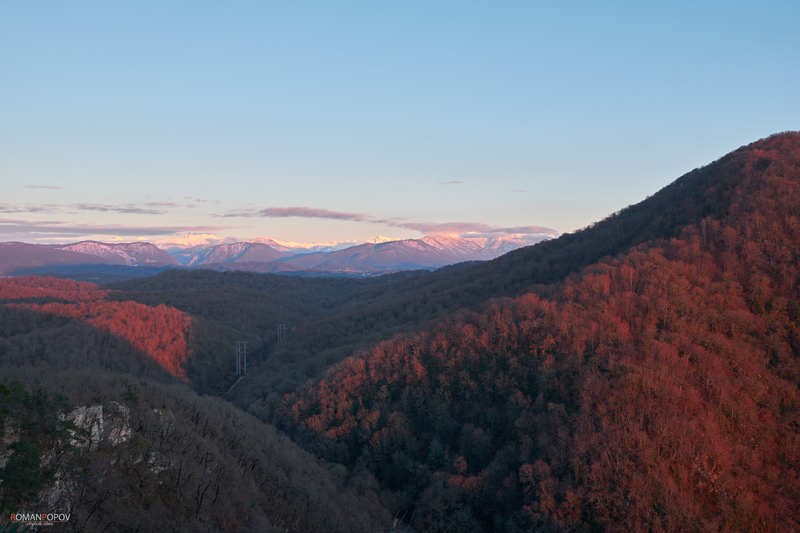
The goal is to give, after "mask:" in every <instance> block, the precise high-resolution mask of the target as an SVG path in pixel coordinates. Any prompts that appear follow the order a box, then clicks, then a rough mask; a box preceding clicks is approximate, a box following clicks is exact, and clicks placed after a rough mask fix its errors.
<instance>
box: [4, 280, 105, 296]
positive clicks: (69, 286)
mask: <svg viewBox="0 0 800 533" xmlns="http://www.w3.org/2000/svg"><path fill="white" fill-rule="evenodd" d="M106 296H108V291H107V290H104V289H101V288H100V287H98V286H97V285H95V284H94V283H86V282H83V281H73V280H70V279H59V278H48V277H40V276H25V277H19V278H1V279H0V300H29V299H47V300H63V301H68V302H85V301H95V300H102V299H104V298H105V297H106Z"/></svg>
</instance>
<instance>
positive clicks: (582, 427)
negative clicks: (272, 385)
mask: <svg viewBox="0 0 800 533" xmlns="http://www.w3.org/2000/svg"><path fill="white" fill-rule="evenodd" d="M696 172H700V173H702V174H704V175H703V176H702V178H704V179H703V180H702V181H704V182H705V183H708V184H709V186H711V187H722V186H724V187H725V188H726V191H727V192H726V194H725V195H724V198H725V202H726V203H724V204H721V205H709V206H708V208H706V209H702V210H701V211H700V212H707V213H709V214H708V215H707V216H704V217H702V218H700V219H699V220H698V221H697V222H696V223H693V224H688V225H685V226H684V227H683V228H682V229H681V230H680V231H679V232H677V233H676V234H675V235H674V236H672V237H670V238H661V239H656V240H653V241H649V242H646V243H642V244H640V245H638V246H635V247H634V248H633V249H631V250H630V251H628V252H626V253H624V254H622V255H619V256H617V257H614V258H607V259H604V260H602V261H600V262H598V263H596V264H594V265H591V266H589V267H587V268H585V269H584V270H582V271H581V272H580V273H578V274H575V275H573V276H571V277H570V278H569V279H567V280H566V281H565V282H564V283H563V284H559V285H558V286H557V287H556V288H554V289H551V290H549V291H547V292H548V293H549V296H548V297H542V296H537V295H536V294H534V293H530V294H527V295H524V296H520V297H517V298H514V299H500V300H495V301H493V302H491V303H489V304H486V305H484V306H482V307H481V308H480V309H476V310H471V311H466V312H462V313H459V314H457V315H455V316H452V317H449V318H448V319H446V320H443V321H441V322H439V323H438V324H437V325H436V327H434V328H431V329H430V330H429V331H425V332H422V333H419V334H415V335H403V336H399V337H396V338H393V339H391V340H389V341H386V342H383V343H381V344H379V345H377V346H376V347H375V348H373V349H371V350H369V351H368V352H367V353H364V354H363V355H360V356H358V357H353V358H350V359H348V360H346V361H345V362H343V363H342V364H341V365H339V366H337V367H336V368H334V369H332V370H331V371H329V372H328V373H327V375H326V377H325V378H324V379H323V380H322V381H320V382H319V383H316V384H313V385H311V386H309V387H308V388H306V389H305V390H304V391H302V392H300V393H297V394H294V395H291V396H289V397H287V403H286V405H285V408H284V409H285V410H284V416H285V417H286V418H287V419H289V420H292V421H293V424H294V431H295V432H296V435H297V436H298V438H301V439H304V440H305V442H306V445H307V446H309V447H311V448H312V449H315V450H316V451H317V452H318V453H321V454H322V455H323V456H327V457H330V458H332V459H335V460H339V461H342V462H344V463H346V464H348V465H349V466H350V468H351V469H352V470H353V471H354V472H358V471H361V470H366V471H369V472H371V473H372V474H374V475H375V476H376V477H377V478H378V479H379V480H380V482H381V483H382V485H383V486H384V487H385V488H387V489H388V490H389V491H391V494H392V496H391V500H392V501H393V503H394V505H395V506H396V509H397V510H401V511H404V512H405V513H406V516H407V517H410V518H409V520H410V522H411V523H412V525H414V526H415V527H417V528H419V529H421V530H425V531H467V530H469V531H480V530H487V531H488V530H492V531H525V530H530V529H540V528H543V529H573V528H578V529H583V528H597V527H600V528H603V529H615V528H625V529H635V530H641V529H655V530H672V531H676V530H695V531H701V530H708V529H722V530H737V529H744V530H765V529H766V530H791V529H797V528H798V527H800V517H799V516H798V511H797V509H798V508H799V506H798V504H799V503H800V477H799V475H800V474H799V473H800V418H799V417H800V395H798V385H800V360H799V359H798V357H800V284H799V280H800V270H799V269H798V265H800V252H798V250H800V135H797V134H786V135H780V136H775V137H772V138H769V139H767V140H765V141H762V142H759V143H757V144H755V145H752V146H750V147H747V148H745V149H741V150H739V151H737V152H734V153H733V154H731V155H729V156H727V157H726V158H723V159H722V160H721V161H719V162H717V163H715V164H713V165H711V166H709V167H707V168H705V169H703V170H702V171H696ZM716 176H719V180H714V179H712V178H714V177H716ZM707 196H708V195H707ZM717 198H721V197H720V196H717ZM622 216H624V215H622ZM654 216H655V217H657V216H658V213H655V214H654ZM665 237H667V236H665ZM519 253H521V252H517V254H519ZM522 253H524V252H522Z"/></svg>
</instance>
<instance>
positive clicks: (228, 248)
mask: <svg viewBox="0 0 800 533" xmlns="http://www.w3.org/2000/svg"><path fill="white" fill-rule="evenodd" d="M170 252H171V254H172V256H173V257H175V258H176V259H177V260H178V261H179V262H180V264H182V265H186V266H203V265H215V264H220V265H222V264H230V263H242V262H257V263H268V262H270V261H274V260H276V259H278V258H280V257H283V256H284V255H286V253H285V252H284V251H281V250H278V249H276V248H274V247H272V246H269V245H267V244H262V243H257V242H236V243H230V244H218V245H216V246H211V247H198V248H188V249H185V250H183V249H173V250H170Z"/></svg>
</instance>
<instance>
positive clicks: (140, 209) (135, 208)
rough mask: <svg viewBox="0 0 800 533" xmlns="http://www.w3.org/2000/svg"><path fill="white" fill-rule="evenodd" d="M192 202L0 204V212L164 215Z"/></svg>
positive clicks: (191, 206)
mask: <svg viewBox="0 0 800 533" xmlns="http://www.w3.org/2000/svg"><path fill="white" fill-rule="evenodd" d="M193 207H195V205H193V204H179V203H176V202H144V203H142V204H138V205H137V204H130V203H128V204H96V203H75V204H52V203H49V204H25V205H21V204H0V213H6V214H15V213H16V214H18V213H30V214H34V213H76V212H94V213H116V214H121V215H166V214H168V213H169V210H170V209H191V208H193Z"/></svg>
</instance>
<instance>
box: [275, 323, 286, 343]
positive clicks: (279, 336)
mask: <svg viewBox="0 0 800 533" xmlns="http://www.w3.org/2000/svg"><path fill="white" fill-rule="evenodd" d="M286 331H287V328H286V324H278V327H277V328H275V340H276V342H277V343H278V344H283V343H284V342H286Z"/></svg>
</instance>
